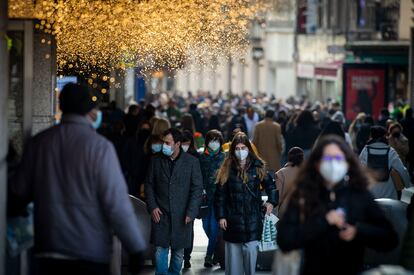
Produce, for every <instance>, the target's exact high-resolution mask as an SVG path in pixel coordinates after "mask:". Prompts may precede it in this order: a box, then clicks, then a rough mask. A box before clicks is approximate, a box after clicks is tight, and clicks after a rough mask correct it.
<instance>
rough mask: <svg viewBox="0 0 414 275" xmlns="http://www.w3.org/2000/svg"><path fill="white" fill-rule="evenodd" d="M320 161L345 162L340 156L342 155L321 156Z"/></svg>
mask: <svg viewBox="0 0 414 275" xmlns="http://www.w3.org/2000/svg"><path fill="white" fill-rule="evenodd" d="M322 160H325V161H332V160H337V161H342V160H345V157H344V156H342V155H334V156H323V157H322Z"/></svg>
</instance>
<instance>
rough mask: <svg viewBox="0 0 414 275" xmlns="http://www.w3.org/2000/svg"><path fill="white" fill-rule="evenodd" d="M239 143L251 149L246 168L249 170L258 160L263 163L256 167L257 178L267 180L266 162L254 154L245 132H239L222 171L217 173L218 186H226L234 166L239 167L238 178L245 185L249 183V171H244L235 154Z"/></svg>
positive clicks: (222, 166) (221, 168) (232, 143)
mask: <svg viewBox="0 0 414 275" xmlns="http://www.w3.org/2000/svg"><path fill="white" fill-rule="evenodd" d="M239 143H242V144H244V145H245V146H246V147H247V148H249V157H248V159H247V164H246V168H248V166H249V165H253V163H254V162H255V161H256V160H259V161H260V162H262V165H260V166H257V167H256V172H257V176H258V177H259V179H260V181H262V180H263V179H264V178H265V176H266V167H265V163H264V161H263V160H262V159H261V158H260V157H259V156H257V155H256V153H255V152H254V150H253V148H252V145H251V143H250V140H249V138H248V137H247V135H246V134H245V133H243V132H239V133H237V134H236V135H235V136H234V138H233V140H232V142H231V145H230V150H229V153H228V155H227V157H226V158H225V160H224V161H223V164H222V165H221V167H220V169H219V170H218V172H217V183H218V184H221V185H224V184H225V183H226V182H227V181H228V179H229V175H230V169H231V167H232V166H233V165H234V166H235V167H237V174H238V176H239V177H240V178H242V180H243V182H244V183H247V181H248V175H247V169H242V168H241V167H240V165H239V160H238V159H237V158H236V154H235V151H236V145H237V144H239Z"/></svg>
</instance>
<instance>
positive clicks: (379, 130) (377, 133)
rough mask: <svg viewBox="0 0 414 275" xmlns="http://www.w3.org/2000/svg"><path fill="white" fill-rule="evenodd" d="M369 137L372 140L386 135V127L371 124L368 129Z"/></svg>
mask: <svg viewBox="0 0 414 275" xmlns="http://www.w3.org/2000/svg"><path fill="white" fill-rule="evenodd" d="M370 134H371V138H372V139H373V140H375V139H379V138H383V137H385V136H386V135H387V129H385V128H384V127H382V126H377V125H376V126H372V127H371V130H370Z"/></svg>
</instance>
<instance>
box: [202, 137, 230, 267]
mask: <svg viewBox="0 0 414 275" xmlns="http://www.w3.org/2000/svg"><path fill="white" fill-rule="evenodd" d="M223 143H224V139H223V135H222V133H221V132H220V131H217V130H210V131H208V132H207V134H206V140H205V145H204V148H205V149H204V152H203V153H202V154H201V156H200V167H201V173H202V175H203V186H204V190H205V192H206V196H207V205H208V213H206V215H205V217H203V229H204V232H205V233H206V235H207V237H208V246H207V253H206V257H205V259H204V266H205V267H212V266H213V265H214V261H213V254H214V252H215V250H216V245H217V238H218V234H219V229H220V228H219V223H218V220H217V218H216V215H215V213H214V193H215V191H216V186H217V185H216V180H217V171H218V169H219V168H220V166H221V164H222V162H223V160H224V152H223V149H222V145H223ZM214 256H215V258H216V259H217V260H219V259H218V257H217V256H218V255H214Z"/></svg>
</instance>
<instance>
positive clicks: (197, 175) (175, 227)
mask: <svg viewBox="0 0 414 275" xmlns="http://www.w3.org/2000/svg"><path fill="white" fill-rule="evenodd" d="M163 139H164V144H163V146H162V154H157V155H155V156H153V157H152V160H151V164H150V166H149V170H148V176H147V179H146V181H145V197H146V203H147V208H148V212H149V213H150V214H151V217H152V227H151V242H152V243H153V244H154V245H155V249H156V251H155V274H157V275H158V274H180V272H181V268H182V265H183V257H184V248H189V247H191V244H192V240H193V236H192V235H193V234H192V233H193V232H192V228H193V221H194V218H195V217H197V215H198V211H199V206H200V203H201V195H202V185H203V181H202V176H201V171H200V164H199V161H198V160H197V159H196V158H195V157H193V156H191V155H190V154H188V153H185V152H184V151H183V150H182V149H181V142H182V139H183V137H182V133H181V131H180V130H178V129H175V128H171V129H168V130H166V131H165V132H164V134H163ZM170 250H171V260H170V264H168V254H169V252H170Z"/></svg>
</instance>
